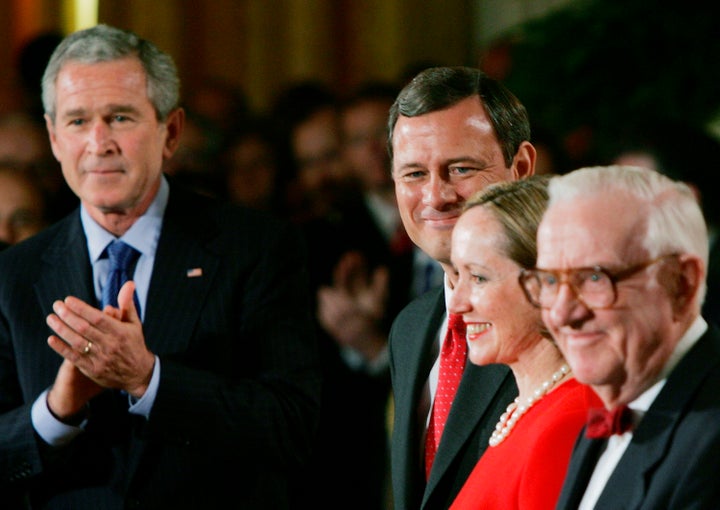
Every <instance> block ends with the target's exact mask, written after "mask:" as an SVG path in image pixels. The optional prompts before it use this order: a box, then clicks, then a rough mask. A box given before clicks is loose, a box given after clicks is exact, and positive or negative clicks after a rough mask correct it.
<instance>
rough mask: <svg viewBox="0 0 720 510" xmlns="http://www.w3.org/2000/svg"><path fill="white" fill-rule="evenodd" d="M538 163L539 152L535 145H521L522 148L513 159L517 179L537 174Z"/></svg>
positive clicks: (528, 143) (526, 143)
mask: <svg viewBox="0 0 720 510" xmlns="http://www.w3.org/2000/svg"><path fill="white" fill-rule="evenodd" d="M536 161H537V151H536V150H535V147H534V146H533V144H531V143H530V142H528V141H525V142H523V143H521V144H520V148H519V149H518V151H517V154H515V157H514V158H513V172H514V173H515V178H516V179H522V178H524V177H530V176H531V175H533V174H535V162H536Z"/></svg>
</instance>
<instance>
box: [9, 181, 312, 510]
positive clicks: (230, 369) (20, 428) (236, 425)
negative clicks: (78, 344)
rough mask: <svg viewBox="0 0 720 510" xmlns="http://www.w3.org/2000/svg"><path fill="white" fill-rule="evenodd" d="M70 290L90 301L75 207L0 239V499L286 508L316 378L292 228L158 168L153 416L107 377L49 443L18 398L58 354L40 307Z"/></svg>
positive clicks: (149, 335) (299, 252)
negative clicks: (75, 424)
mask: <svg viewBox="0 0 720 510" xmlns="http://www.w3.org/2000/svg"><path fill="white" fill-rule="evenodd" d="M68 295H72V296H77V297H78V298H80V299H83V300H85V301H87V302H90V303H94V302H95V301H96V298H95V293H94V290H93V283H92V269H91V265H90V261H89V258H88V250H87V243H86V239H85V235H84V232H83V229H82V226H81V223H80V216H79V212H78V211H75V212H74V213H72V214H71V215H70V216H69V217H67V218H66V219H64V220H61V221H60V222H59V223H57V224H55V225H53V226H51V227H49V228H47V229H46V230H45V231H43V232H42V233H40V234H39V235H37V236H36V237H34V238H32V239H30V240H28V241H27V242H24V243H21V244H19V245H16V246H14V247H12V248H9V249H7V250H5V251H3V252H2V254H0V507H2V508H8V506H6V504H7V502H8V500H7V499H6V497H9V496H8V495H9V494H11V493H24V494H25V496H24V497H25V498H26V499H27V500H28V501H29V502H30V503H32V505H33V506H32V508H72V509H93V510H96V509H114V508H143V509H157V508H162V509H170V508H172V509H186V508H187V509H189V508H192V509H198V508H227V506H226V505H228V504H229V505H230V506H232V507H233V508H262V509H267V508H288V507H289V505H290V501H289V500H290V498H291V497H292V496H291V494H292V491H291V486H292V484H293V481H294V478H295V473H297V472H298V470H302V469H303V468H304V465H305V462H306V461H307V459H308V457H309V452H310V448H311V445H312V442H313V439H314V438H313V436H314V434H315V430H316V425H317V418H318V412H319V382H320V380H319V367H318V358H317V352H316V339H315V337H314V334H313V332H312V331H313V330H312V322H311V315H310V312H309V303H310V301H309V295H308V286H307V274H306V260H305V248H304V245H303V244H302V241H301V238H300V237H299V234H298V232H297V231H295V230H294V229H291V228H289V227H288V226H287V225H286V224H285V223H281V222H280V221H277V220H274V219H270V218H268V217H266V216H264V215H262V214H261V213H256V212H252V211H248V210H239V209H236V208H231V207H229V206H224V205H220V204H218V203H216V202H214V201H211V200H209V199H207V198H205V197H201V196H200V195H195V194H192V193H188V192H185V191H183V190H181V189H180V188H179V187H177V186H175V185H173V183H172V181H171V184H170V198H169V202H168V206H167V210H166V213H165V217H164V220H163V225H162V231H161V234H160V239H159V242H158V247H157V253H156V258H155V264H154V267H153V272H152V278H151V282H150V287H149V292H148V296H147V304H146V311H145V319H144V322H143V330H144V334H145V338H146V342H147V344H148V347H149V349H150V350H151V351H152V352H153V353H155V354H157V355H158V356H159V357H160V363H161V376H160V384H159V388H158V392H157V397H156V400H155V404H154V407H153V409H152V412H151V414H150V418H149V420H147V421H146V420H145V419H144V418H138V417H137V416H134V415H131V414H129V413H128V410H127V409H128V398H127V396H126V395H122V394H120V393H119V392H116V391H110V390H108V391H105V392H104V393H102V394H101V395H100V396H98V397H96V398H95V399H94V400H93V401H92V402H91V405H90V409H89V420H88V424H87V429H86V431H85V433H83V434H81V435H80V436H79V437H78V438H76V440H74V441H73V442H72V443H71V444H70V445H69V446H67V447H64V448H50V447H49V446H48V445H47V444H45V443H44V441H42V440H41V439H40V438H39V437H38V436H37V435H36V434H35V433H34V430H33V427H32V424H31V419H30V408H31V406H32V403H33V401H34V400H35V399H36V398H37V396H38V395H39V394H40V393H41V392H42V391H43V390H45V389H46V388H47V387H48V386H50V385H51V384H52V382H53V380H54V377H55V374H56V372H57V369H58V367H59V365H60V363H61V361H62V358H61V357H60V356H58V355H57V354H56V353H55V352H54V351H52V350H51V349H50V348H49V347H48V346H47V343H46V342H47V337H48V335H49V334H50V333H51V331H50V329H49V328H48V326H47V325H46V323H45V317H46V316H47V315H48V314H49V313H50V312H51V306H52V303H53V301H54V300H57V299H63V298H64V297H65V296H68Z"/></svg>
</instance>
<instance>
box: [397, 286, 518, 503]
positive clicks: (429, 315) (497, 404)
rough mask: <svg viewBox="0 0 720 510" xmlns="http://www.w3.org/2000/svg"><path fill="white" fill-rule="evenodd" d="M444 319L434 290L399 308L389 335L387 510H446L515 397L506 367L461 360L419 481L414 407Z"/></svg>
mask: <svg viewBox="0 0 720 510" xmlns="http://www.w3.org/2000/svg"><path fill="white" fill-rule="evenodd" d="M444 316H445V298H444V292H443V288H442V287H437V288H435V289H431V290H430V291H428V292H427V293H425V294H423V295H422V296H420V297H418V298H416V299H415V300H413V301H412V302H411V303H410V304H409V305H408V306H407V307H405V309H404V310H403V311H402V312H401V313H400V314H399V315H398V317H397V318H396V319H395V321H394V323H393V326H392V330H391V332H390V370H391V376H392V385H393V394H394V399H395V411H394V412H395V415H394V424H393V434H392V446H391V464H392V466H391V471H392V489H393V497H394V501H395V506H394V510H417V509H424V510H430V509H433V510H434V509H446V508H448V507H449V506H450V504H451V503H452V501H453V500H454V499H455V496H456V495H457V493H458V492H459V491H460V488H461V487H462V485H463V483H464V482H465V479H466V478H467V477H468V475H469V474H470V472H471V471H472V469H473V468H474V467H475V464H476V463H477V460H478V459H479V458H480V455H482V453H483V452H484V451H485V450H486V449H487V447H488V439H489V438H490V434H491V433H492V431H493V429H494V428H495V424H496V423H497V421H498V419H499V417H500V415H501V414H502V413H503V412H504V411H505V408H506V407H507V406H508V404H509V403H510V402H512V401H513V399H514V398H515V397H516V396H517V387H516V385H515V379H514V377H513V375H512V372H510V369H509V368H508V367H507V366H506V365H487V366H477V365H474V364H472V363H471V362H469V361H468V362H467V365H466V368H465V372H464V373H463V378H462V380H461V381H460V387H459V388H458V391H457V394H456V395H455V400H454V401H453V404H452V407H451V409H450V415H449V416H448V421H447V423H446V424H445V430H444V432H443V436H442V439H441V441H440V445H439V447H438V450H437V453H436V456H435V461H434V463H433V467H432V471H431V473H430V478H429V479H428V481H427V484H426V483H425V470H424V447H423V444H422V443H423V441H422V438H423V433H424V429H425V420H426V419H427V415H426V414H424V413H419V412H418V409H419V406H420V403H421V399H422V395H423V388H424V386H425V384H426V382H427V379H428V376H429V374H430V370H431V369H432V366H433V363H434V361H435V359H434V357H433V352H436V350H435V348H434V345H433V344H434V343H435V342H437V341H438V330H439V328H440V326H441V324H442V321H443V318H444Z"/></svg>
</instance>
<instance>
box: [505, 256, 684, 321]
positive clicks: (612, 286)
mask: <svg viewBox="0 0 720 510" xmlns="http://www.w3.org/2000/svg"><path fill="white" fill-rule="evenodd" d="M675 256H677V254H676V253H671V254H668V255H663V256H661V257H658V258H655V259H652V260H648V261H647V262H643V263H641V264H637V265H635V266H631V267H628V268H627V269H623V270H621V271H615V272H612V271H610V270H608V269H605V268H603V267H600V266H594V267H580V268H576V269H564V270H552V269H523V270H522V271H520V276H519V277H518V280H519V281H520V286H521V287H522V289H523V291H524V292H525V297H527V299H528V301H530V303H531V304H532V305H533V306H536V307H537V308H545V309H548V308H552V306H553V305H554V304H555V300H556V299H557V295H558V292H560V286H561V285H562V284H563V283H567V284H568V285H569V286H570V288H571V289H572V290H573V292H574V293H575V295H576V296H577V298H578V299H579V300H580V301H582V302H583V303H584V304H585V306H587V307H588V308H593V309H598V308H609V307H611V306H612V305H613V303H615V300H616V299H617V288H616V284H617V282H619V281H620V280H624V279H625V278H628V277H630V276H632V275H633V274H635V273H637V272H639V271H642V270H643V269H645V268H647V267H650V266H651V265H653V264H655V263H657V262H660V261H661V260H663V259H666V258H668V257H675Z"/></svg>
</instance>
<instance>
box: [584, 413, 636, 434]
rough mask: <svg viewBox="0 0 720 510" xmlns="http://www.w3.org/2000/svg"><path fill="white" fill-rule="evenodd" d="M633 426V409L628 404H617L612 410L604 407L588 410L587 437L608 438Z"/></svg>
mask: <svg viewBox="0 0 720 510" xmlns="http://www.w3.org/2000/svg"><path fill="white" fill-rule="evenodd" d="M632 426H633V417H632V411H631V410H630V408H629V407H628V406H627V405H621V406H617V407H616V408H615V409H613V410H612V411H608V410H607V409H605V408H604V407H601V408H594V409H590V410H589V411H588V421H587V427H586V429H585V437H588V438H590V439H600V438H605V439H607V438H608V437H610V436H612V435H613V434H624V433H625V432H627V431H628V430H630V429H631V428H632Z"/></svg>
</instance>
